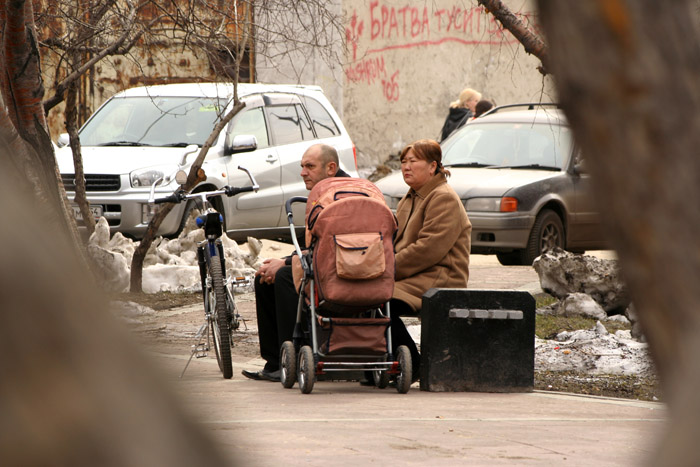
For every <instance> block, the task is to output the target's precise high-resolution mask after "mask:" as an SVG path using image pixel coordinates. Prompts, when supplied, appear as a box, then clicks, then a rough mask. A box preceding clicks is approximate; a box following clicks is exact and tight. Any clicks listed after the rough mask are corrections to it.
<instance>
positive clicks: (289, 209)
mask: <svg viewBox="0 0 700 467" xmlns="http://www.w3.org/2000/svg"><path fill="white" fill-rule="evenodd" d="M306 200H307V198H306V196H293V197H291V198H289V199H288V200H287V202H286V203H284V209H285V212H286V213H287V220H288V221H289V222H290V223H291V222H292V221H293V220H294V217H293V216H294V215H293V214H292V204H294V203H306Z"/></svg>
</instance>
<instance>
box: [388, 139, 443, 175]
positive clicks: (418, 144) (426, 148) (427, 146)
mask: <svg viewBox="0 0 700 467" xmlns="http://www.w3.org/2000/svg"><path fill="white" fill-rule="evenodd" d="M411 149H413V153H414V154H415V155H416V157H417V158H418V159H422V160H424V161H427V162H428V164H430V163H431V162H433V161H435V162H437V169H435V173H436V174H438V173H441V174H443V175H445V177H449V176H450V171H449V170H447V169H446V168H444V167H443V166H442V148H441V147H440V144H439V143H438V142H437V141H435V140H432V139H419V140H418V141H414V142H413V143H411V144H409V145H408V146H406V147H405V148H403V150H402V151H401V156H400V157H399V160H400V161H403V158H404V157H406V154H408V151H410V150H411Z"/></svg>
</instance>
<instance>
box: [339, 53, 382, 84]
mask: <svg viewBox="0 0 700 467" xmlns="http://www.w3.org/2000/svg"><path fill="white" fill-rule="evenodd" d="M386 74H387V73H386V68H385V65H384V57H383V56H379V57H373V58H367V59H364V60H360V61H359V62H357V63H355V64H354V65H352V66H350V67H348V68H346V69H345V76H346V77H347V78H348V80H350V81H352V82H353V83H359V82H364V83H367V84H368V85H371V84H374V83H375V82H376V81H377V80H378V79H379V77H380V76H386Z"/></svg>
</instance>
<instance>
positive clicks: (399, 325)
mask: <svg viewBox="0 0 700 467" xmlns="http://www.w3.org/2000/svg"><path fill="white" fill-rule="evenodd" d="M400 160H401V173H402V174H403V178H404V181H405V182H406V184H407V185H408V186H409V187H410V189H409V190H408V193H406V195H405V196H404V197H403V198H402V199H401V201H399V204H398V206H397V208H396V218H397V220H398V224H399V228H398V231H397V233H396V239H395V240H394V249H395V251H396V283H395V286H394V294H393V298H392V299H391V302H390V305H391V336H392V346H393V349H392V351H393V352H394V355H396V349H397V348H398V346H400V345H406V346H408V348H409V350H410V351H411V358H412V360H413V379H414V381H415V380H417V379H418V377H419V369H420V354H419V353H418V348H417V347H416V344H415V342H414V341H413V338H411V335H410V334H409V333H408V330H407V329H406V326H405V325H404V323H403V321H401V319H400V318H399V316H401V315H411V314H416V313H419V312H420V310H421V305H422V297H423V294H424V293H425V292H426V291H427V290H428V289H430V288H432V287H449V288H466V287H467V281H468V279H469V249H470V245H471V231H472V225H471V222H469V218H468V217H467V212H466V211H465V209H464V205H463V204H462V201H461V200H460V199H459V196H458V195H457V193H455V191H454V190H453V189H452V188H451V187H450V186H449V185H448V184H447V177H448V176H449V175H450V172H449V171H448V170H447V169H445V168H444V167H443V166H442V149H441V148H440V145H439V144H438V142H437V141H433V140H427V139H422V140H418V141H416V142H414V143H412V144H409V145H408V146H406V147H405V148H404V149H403V150H402V151H401V159H400Z"/></svg>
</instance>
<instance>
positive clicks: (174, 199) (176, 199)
mask: <svg viewBox="0 0 700 467" xmlns="http://www.w3.org/2000/svg"><path fill="white" fill-rule="evenodd" d="M248 191H257V187H255V186H244V187H235V186H228V185H226V186H224V187H223V188H222V189H220V190H213V191H199V192H197V193H191V194H186V193H185V192H184V191H176V192H175V193H173V194H172V195H170V196H166V197H165V198H157V199H154V200H153V202H154V203H155V204H161V203H175V204H177V203H181V202H183V201H185V200H188V199H196V198H202V197H206V198H212V197H214V196H221V195H226V196H229V197H230V196H236V195H238V194H241V193H245V192H248Z"/></svg>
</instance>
